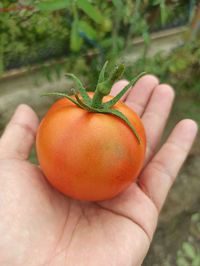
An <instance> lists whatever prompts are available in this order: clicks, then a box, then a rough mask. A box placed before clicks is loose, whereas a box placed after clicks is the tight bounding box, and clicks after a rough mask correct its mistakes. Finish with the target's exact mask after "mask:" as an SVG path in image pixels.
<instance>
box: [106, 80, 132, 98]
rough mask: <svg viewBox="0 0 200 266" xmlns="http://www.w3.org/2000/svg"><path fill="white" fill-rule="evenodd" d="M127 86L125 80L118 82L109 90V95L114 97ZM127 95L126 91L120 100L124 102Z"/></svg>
mask: <svg viewBox="0 0 200 266" xmlns="http://www.w3.org/2000/svg"><path fill="white" fill-rule="evenodd" d="M127 84H128V81H127V80H125V79H122V80H119V81H118V82H116V83H115V84H114V85H113V86H112V89H111V92H110V95H112V96H115V95H117V94H118V93H119V92H120V91H121V90H122V89H123V88H124V87H125V86H126V85H127ZM130 89H131V88H130ZM128 94H129V91H127V92H126V93H125V94H124V95H123V96H122V98H121V100H122V101H124V100H125V99H126V97H127V95H128Z"/></svg>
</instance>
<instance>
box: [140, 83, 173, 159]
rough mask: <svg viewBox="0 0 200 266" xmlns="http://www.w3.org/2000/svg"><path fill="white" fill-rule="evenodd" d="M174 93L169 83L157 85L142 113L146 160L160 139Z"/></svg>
mask: <svg viewBox="0 0 200 266" xmlns="http://www.w3.org/2000/svg"><path fill="white" fill-rule="evenodd" d="M174 95H175V94H174V90H173V89H172V88H171V87H170V86H169V85H165V84H160V85H158V86H157V87H156V88H155V89H154V91H153V94H152V96H151V98H150V100H149V103H148V105H147V107H146V109H145V112H144V114H143V115H142V121H143V123H144V127H145V130H146V136H147V151H146V162H147V161H148V160H149V159H150V158H151V156H152V155H153V154H154V152H155V149H156V147H157V145H158V143H159V141H160V138H161V135H162V133H163V129H164V127H165V125H166V122H167V118H168V116H169V113H170V110H171V107H172V103H173V100H174Z"/></svg>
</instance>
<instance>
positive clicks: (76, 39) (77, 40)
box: [70, 16, 83, 52]
mask: <svg viewBox="0 0 200 266" xmlns="http://www.w3.org/2000/svg"><path fill="white" fill-rule="evenodd" d="M78 22H79V21H78V17H77V16H75V17H74V20H73V22H72V28H71V33H70V49H71V51H73V52H78V51H80V49H81V46H82V44H83V40H82V39H81V37H80V36H79V32H78Z"/></svg>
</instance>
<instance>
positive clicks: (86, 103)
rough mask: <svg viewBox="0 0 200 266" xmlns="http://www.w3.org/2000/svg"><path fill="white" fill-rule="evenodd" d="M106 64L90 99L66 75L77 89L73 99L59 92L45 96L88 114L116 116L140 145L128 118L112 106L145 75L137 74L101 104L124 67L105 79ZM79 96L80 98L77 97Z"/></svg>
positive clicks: (76, 81) (78, 83) (80, 87)
mask: <svg viewBox="0 0 200 266" xmlns="http://www.w3.org/2000/svg"><path fill="white" fill-rule="evenodd" d="M107 64H108V62H106V63H105V64H104V66H103V68H102V70H101V72H100V74H99V79H98V83H97V86H96V90H95V93H94V96H93V98H92V99H91V98H90V97H89V95H88V93H87V91H86V89H85V88H84V87H83V85H82V83H81V81H80V80H79V79H78V78H77V77H76V76H75V75H73V74H70V73H68V74H67V76H70V77H71V78H72V79H73V80H74V81H75V83H76V85H77V88H76V91H75V99H74V98H72V97H70V96H69V95H67V94H66V93H60V92H51V93H47V94H45V95H55V96H64V97H66V98H67V99H68V100H70V101H71V102H73V103H74V104H76V105H77V106H78V107H79V108H82V109H85V110H86V111H88V112H94V113H102V114H110V115H114V116H117V117H118V118H119V119H121V120H122V121H124V122H125V123H126V124H127V125H128V126H129V128H130V129H131V130H132V132H133V133H134V135H135V137H136V139H137V141H138V143H139V144H140V143H141V140H140V137H139V135H138V133H137V131H136V129H135V127H134V126H133V125H132V124H131V123H130V121H129V120H128V118H127V117H126V116H125V115H124V114H123V113H121V112H120V111H118V110H115V109H113V106H114V105H115V104H116V103H117V102H118V101H119V100H120V99H121V97H122V96H123V95H124V94H125V93H126V92H127V91H128V90H129V88H130V87H132V86H133V85H134V84H135V82H136V81H137V80H138V78H140V77H141V76H142V75H144V74H145V73H144V72H143V73H141V74H139V75H138V76H137V77H136V78H134V79H132V80H131V81H130V82H129V84H128V85H127V86H125V87H124V89H123V90H121V92H119V93H118V94H117V95H116V96H115V97H113V98H112V99H111V100H110V101H108V102H106V103H103V97H104V96H106V95H109V94H110V91H111V88H112V86H113V83H114V82H115V81H117V80H118V79H120V78H121V76H122V74H123V73H124V65H123V64H121V65H119V66H117V67H115V69H114V70H113V72H112V73H111V74H110V76H109V77H108V78H107V79H106V78H105V71H106V67H107ZM79 96H81V98H80V97H79Z"/></svg>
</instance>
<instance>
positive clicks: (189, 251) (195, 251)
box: [176, 213, 200, 266]
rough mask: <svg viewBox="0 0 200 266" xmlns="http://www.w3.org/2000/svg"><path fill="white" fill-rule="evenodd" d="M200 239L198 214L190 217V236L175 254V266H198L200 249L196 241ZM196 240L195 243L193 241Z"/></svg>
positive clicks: (199, 215) (199, 217) (199, 216)
mask: <svg viewBox="0 0 200 266" xmlns="http://www.w3.org/2000/svg"><path fill="white" fill-rule="evenodd" d="M199 237H200V213H195V214H193V215H192V217H191V224H190V236H189V237H188V239H187V241H184V242H183V243H182V245H181V247H180V249H179V250H178V252H177V258H176V265H177V266H199V265H200V249H199V243H198V241H197V239H199ZM195 239H196V241H195Z"/></svg>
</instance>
